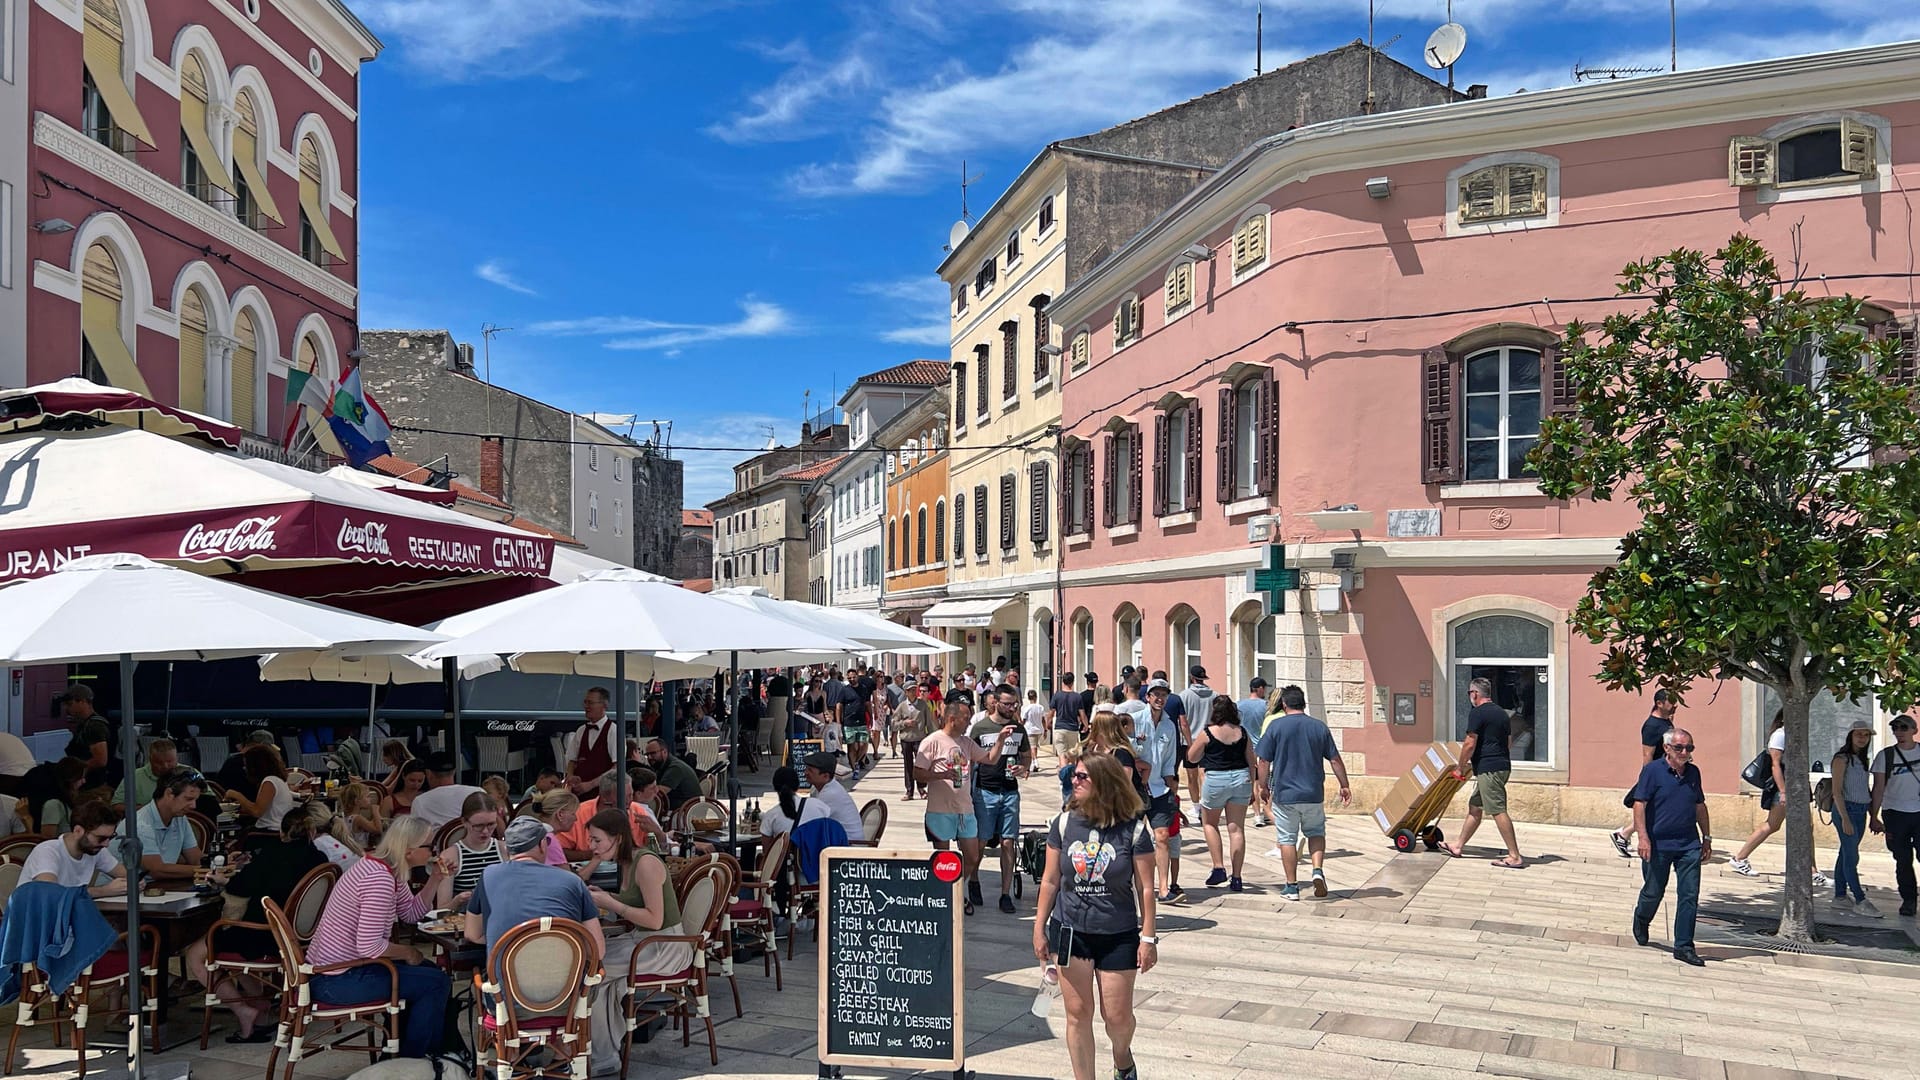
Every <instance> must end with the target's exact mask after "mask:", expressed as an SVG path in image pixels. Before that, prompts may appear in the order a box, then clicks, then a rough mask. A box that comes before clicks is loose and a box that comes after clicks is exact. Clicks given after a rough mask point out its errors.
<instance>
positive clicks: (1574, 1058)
mask: <svg viewBox="0 0 1920 1080" xmlns="http://www.w3.org/2000/svg"><path fill="white" fill-rule="evenodd" d="M1507 1056H1509V1057H1516V1058H1527V1059H1531V1058H1538V1059H1540V1060H1543V1061H1557V1062H1562V1063H1564V1064H1567V1065H1580V1066H1584V1067H1586V1068H1589V1069H1611V1068H1613V1066H1614V1059H1615V1057H1616V1056H1617V1049H1616V1048H1615V1047H1614V1046H1613V1045H1612V1044H1611V1043H1596V1042H1588V1041H1586V1040H1584V1039H1556V1038H1546V1037H1543V1036H1539V1035H1515V1036H1514V1037H1513V1040H1512V1041H1511V1042H1509V1043H1508V1044H1507Z"/></svg>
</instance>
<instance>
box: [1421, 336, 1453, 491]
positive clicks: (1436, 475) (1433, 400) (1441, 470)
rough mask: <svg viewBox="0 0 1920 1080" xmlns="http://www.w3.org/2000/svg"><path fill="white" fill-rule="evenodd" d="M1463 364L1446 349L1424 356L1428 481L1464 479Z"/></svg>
mask: <svg viewBox="0 0 1920 1080" xmlns="http://www.w3.org/2000/svg"><path fill="white" fill-rule="evenodd" d="M1459 377H1460V365H1459V364H1457V363H1456V362H1455V361H1454V358H1453V357H1451V356H1449V355H1447V351H1446V350H1445V349H1440V348H1434V349H1428V350H1427V351H1426V352H1425V353H1423V354H1422V355H1421V357H1420V408H1421V419H1420V453H1421V465H1420V478H1421V483H1424V484H1457V483H1459V482H1460V471H1461V470H1460V451H1461V447H1460V440H1459V434H1458V433H1459V430H1460V418H1459V416H1458V414H1457V412H1456V404H1457V402H1458V401H1459V400H1460V395H1459V393H1458V392H1457V390H1458V387H1457V382H1458V380H1459Z"/></svg>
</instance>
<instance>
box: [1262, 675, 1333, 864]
mask: <svg viewBox="0 0 1920 1080" xmlns="http://www.w3.org/2000/svg"><path fill="white" fill-rule="evenodd" d="M1280 710H1281V711H1280V713H1279V715H1277V716H1273V717H1271V718H1269V719H1268V720H1267V727H1266V730H1265V731H1263V732H1261V733H1260V741H1259V742H1257V743H1255V744H1254V747H1253V754H1254V756H1255V757H1257V758H1259V759H1260V783H1261V784H1263V785H1264V784H1267V783H1268V782H1269V778H1271V783H1272V785H1273V816H1274V820H1275V824H1276V825H1277V826H1278V832H1279V836H1278V847H1279V851H1280V866H1281V869H1282V870H1284V871H1285V872H1286V877H1287V883H1286V884H1285V885H1284V886H1282V887H1281V889H1280V896H1281V899H1284V900H1298V899H1300V886H1299V885H1298V884H1296V883H1295V877H1294V875H1295V871H1296V870H1297V869H1298V867H1299V863H1300V838H1301V837H1302V836H1304V837H1306V838H1307V851H1308V853H1309V854H1310V856H1311V857H1312V859H1313V895H1315V896H1325V895H1327V874H1326V869H1325V863H1326V859H1327V810H1326V806H1325V803H1326V799H1327V770H1326V764H1325V763H1331V764H1332V765H1333V775H1334V776H1335V777H1337V778H1338V779H1339V781H1340V802H1341V804H1342V805H1345V804H1346V803H1347V802H1348V801H1349V800H1351V799H1352V797H1353V793H1352V791H1351V789H1349V788H1348V786H1347V766H1346V764H1345V763H1344V762H1342V761H1341V760H1340V750H1339V748H1338V747H1336V746H1335V745H1334V744H1333V732H1331V731H1328V730H1327V725H1326V723H1325V722H1324V721H1322V720H1320V719H1319V718H1318V717H1314V716H1309V715H1307V695H1306V694H1305V693H1304V692H1303V691H1302V690H1301V689H1300V688H1299V687H1297V686H1283V687H1281V688H1280Z"/></svg>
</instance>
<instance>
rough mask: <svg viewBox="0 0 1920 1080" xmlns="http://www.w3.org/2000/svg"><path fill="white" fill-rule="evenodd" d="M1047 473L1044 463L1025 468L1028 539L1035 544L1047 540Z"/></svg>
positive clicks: (1035, 463) (1038, 462) (1036, 463)
mask: <svg viewBox="0 0 1920 1080" xmlns="http://www.w3.org/2000/svg"><path fill="white" fill-rule="evenodd" d="M1047 471H1048V470H1047V463H1046V462H1044V461H1036V462H1034V463H1033V464H1032V465H1030V466H1028V467H1027V503H1028V505H1027V513H1028V517H1029V520H1028V522H1027V529H1028V538H1029V539H1031V540H1032V541H1033V542H1034V543H1036V544H1044V543H1046V540H1047Z"/></svg>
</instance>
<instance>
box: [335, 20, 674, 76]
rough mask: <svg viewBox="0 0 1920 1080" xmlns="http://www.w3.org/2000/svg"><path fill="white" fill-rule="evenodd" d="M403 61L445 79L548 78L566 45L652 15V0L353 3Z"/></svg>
mask: <svg viewBox="0 0 1920 1080" xmlns="http://www.w3.org/2000/svg"><path fill="white" fill-rule="evenodd" d="M353 6H354V9H355V10H356V11H357V12H358V13H359V14H360V16H361V17H362V18H364V19H366V21H367V23H368V24H369V25H371V26H372V27H374V28H375V29H376V30H377V31H378V32H379V33H380V34H382V35H383V36H385V37H387V38H389V39H390V40H392V41H394V42H396V43H397V44H398V45H399V47H400V48H399V54H400V57H401V59H402V60H404V61H405V62H406V63H409V64H411V65H412V66H414V67H416V68H420V69H422V70H424V71H426V72H427V73H429V74H432V75H435V76H438V77H440V78H445V79H454V80H467V79H476V78H499V77H512V76H518V75H527V74H538V73H543V72H544V73H554V72H557V71H560V70H561V68H562V67H563V57H564V55H565V45H566V41H567V39H568V38H569V37H570V36H571V35H572V34H574V33H576V32H577V31H579V30H581V29H583V28H585V27H588V26H592V25H595V24H602V23H629V24H631V23H638V22H641V21H644V20H647V19H650V18H653V17H655V16H656V15H657V14H658V12H659V7H660V5H659V4H658V3H657V2H656V0H356V2H355V3H354V5H353Z"/></svg>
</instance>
